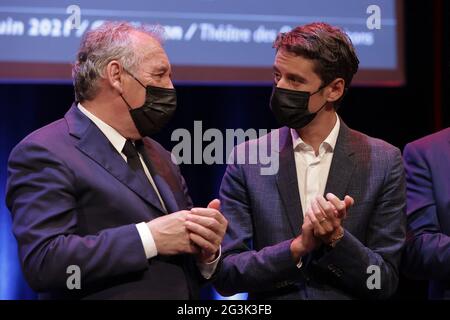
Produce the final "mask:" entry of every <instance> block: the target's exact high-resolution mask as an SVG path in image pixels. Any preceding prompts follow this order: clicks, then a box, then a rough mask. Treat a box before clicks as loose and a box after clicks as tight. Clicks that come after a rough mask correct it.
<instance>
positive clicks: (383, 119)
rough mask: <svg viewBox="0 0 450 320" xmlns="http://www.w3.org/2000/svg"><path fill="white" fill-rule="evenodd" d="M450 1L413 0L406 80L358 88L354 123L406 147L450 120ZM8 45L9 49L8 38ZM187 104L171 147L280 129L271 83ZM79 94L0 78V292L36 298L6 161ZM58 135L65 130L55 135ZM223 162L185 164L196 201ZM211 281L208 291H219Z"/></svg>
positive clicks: (213, 189) (207, 90)
mask: <svg viewBox="0 0 450 320" xmlns="http://www.w3.org/2000/svg"><path fill="white" fill-rule="evenodd" d="M449 13H450V6H449V2H448V1H443V0H435V1H405V7H404V17H405V66H406V68H405V69H406V84H405V85H404V86H401V87H385V88H380V87H376V88H375V87H372V88H370V87H353V88H351V89H350V91H349V94H348V95H347V97H346V99H345V100H344V103H343V106H342V108H341V110H340V111H339V113H340V115H341V116H342V118H343V120H344V121H345V122H346V123H347V124H348V125H349V126H350V127H351V128H353V129H356V130H360V131H362V132H364V133H366V134H369V135H371V136H374V137H377V138H381V139H384V140H386V141H388V142H390V143H391V144H393V145H395V146H397V147H399V148H401V149H402V148H403V147H404V145H405V144H406V143H407V142H409V141H412V140H414V139H417V138H419V137H421V136H424V135H427V134H430V133H432V132H435V131H437V130H439V129H441V128H443V127H447V126H449V125H450V121H449V116H450V114H449V113H450V106H449V98H448V94H449V92H450V87H449V82H450V81H449V69H450V59H449V39H450V36H449ZM0 46H1V47H0V50H7V48H4V47H3V46H2V44H0ZM176 88H177V90H178V96H179V108H178V111H177V113H176V116H175V118H174V120H173V121H172V122H171V124H170V126H169V128H167V130H165V131H164V132H163V133H162V134H160V135H159V136H158V137H157V140H158V141H160V142H161V143H162V144H163V145H164V146H165V147H167V148H168V149H169V150H170V149H171V148H172V146H173V145H174V144H175V143H174V142H171V141H170V133H171V132H172V130H173V129H175V128H180V127H184V128H187V129H192V128H193V122H194V120H201V121H202V122H203V130H206V129H207V128H218V129H221V130H224V129H226V128H231V129H233V128H243V129H247V128H275V127H277V125H276V123H275V122H274V120H273V117H272V114H271V112H270V109H269V107H268V101H269V97H270V93H271V87H270V86H242V85H227V86H221V85H215V86H199V85H186V84H183V85H176ZM72 100H73V89H72V87H71V86H70V85H67V84H56V83H55V84H36V83H28V84H27V83H22V84H17V83H16V84H9V83H3V84H0V107H1V108H0V110H1V111H2V116H1V117H0V299H34V298H35V293H34V292H33V291H32V290H31V289H30V288H29V287H28V286H27V284H26V282H25V281H24V279H23V276H22V273H21V271H20V264H19V261H18V257H17V247H16V242H15V239H14V237H13V235H12V232H11V217H10V214H9V212H8V210H7V208H6V206H5V202H4V193H5V182H6V164H7V159H8V155H9V153H10V151H11V149H12V148H13V147H14V145H16V144H17V143H18V142H19V141H20V140H21V139H22V138H24V137H25V136H26V135H27V134H29V133H31V132H32V131H33V130H35V129H37V128H39V127H41V126H43V125H45V124H48V123H49V122H51V121H54V120H56V119H59V118H61V117H62V116H63V115H64V114H65V112H66V111H67V110H68V108H69V107H70V105H71V103H72ZM55 138H57V137H55ZM224 170H225V166H223V165H212V166H208V165H184V166H182V172H183V175H184V176H185V178H186V180H187V183H188V186H189V188H190V193H191V196H192V198H193V200H194V203H195V205H198V206H204V205H206V204H207V203H208V201H209V200H210V199H212V198H214V197H217V194H218V188H219V185H220V181H221V178H222V175H223V172H224ZM425 296H426V286H425V283H423V282H418V281H411V280H408V279H405V278H403V277H402V279H401V283H400V288H399V291H398V293H397V295H396V297H395V298H399V299H405V298H425ZM214 297H215V296H214V293H213V291H212V290H211V289H210V288H205V290H204V291H203V298H208V299H209V298H214Z"/></svg>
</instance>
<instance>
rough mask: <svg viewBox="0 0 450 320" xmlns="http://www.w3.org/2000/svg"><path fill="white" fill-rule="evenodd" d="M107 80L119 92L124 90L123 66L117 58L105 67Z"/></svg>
mask: <svg viewBox="0 0 450 320" xmlns="http://www.w3.org/2000/svg"><path fill="white" fill-rule="evenodd" d="M105 77H106V81H108V82H109V84H110V85H111V86H112V87H113V88H115V89H116V90H117V92H118V93H119V94H122V92H123V68H122V66H121V65H120V63H119V62H117V60H112V61H110V62H109V63H108V64H107V65H106V68H105Z"/></svg>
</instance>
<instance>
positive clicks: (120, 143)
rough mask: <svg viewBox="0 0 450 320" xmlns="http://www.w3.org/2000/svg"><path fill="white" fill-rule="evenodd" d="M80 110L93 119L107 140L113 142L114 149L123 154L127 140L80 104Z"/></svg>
mask: <svg viewBox="0 0 450 320" xmlns="http://www.w3.org/2000/svg"><path fill="white" fill-rule="evenodd" d="M78 109H80V111H81V112H83V114H84V115H85V116H86V117H88V118H89V119H91V121H92V122H93V123H94V124H95V125H96V126H97V127H98V128H99V129H100V131H101V132H102V133H103V134H104V135H105V136H106V138H107V139H108V140H109V142H111V144H112V145H113V147H114V149H116V150H117V152H119V154H120V153H122V150H123V147H124V146H125V142H126V141H127V139H125V138H124V137H123V136H122V135H121V134H120V133H119V132H118V131H117V130H116V129H114V128H113V127H111V126H110V125H109V124H107V123H105V122H104V121H102V120H100V119H99V118H98V117H96V116H95V115H93V114H92V113H91V112H89V111H88V110H87V109H86V108H85V107H83V106H82V105H81V103H78Z"/></svg>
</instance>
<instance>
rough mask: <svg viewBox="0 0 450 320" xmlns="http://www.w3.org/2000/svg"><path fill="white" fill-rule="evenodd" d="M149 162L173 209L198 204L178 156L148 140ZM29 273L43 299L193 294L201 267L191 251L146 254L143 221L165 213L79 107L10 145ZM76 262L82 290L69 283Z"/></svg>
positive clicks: (14, 204) (16, 216)
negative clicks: (140, 225)
mask: <svg viewBox="0 0 450 320" xmlns="http://www.w3.org/2000/svg"><path fill="white" fill-rule="evenodd" d="M144 146H145V148H144V149H145V151H142V152H143V156H144V159H145V161H146V164H147V166H148V167H149V169H150V172H151V173H152V177H153V179H154V181H155V184H156V185H157V187H158V190H159V192H160V194H161V197H162V199H163V201H164V203H165V205H166V207H167V210H168V212H175V211H178V210H182V209H190V208H191V207H192V202H191V199H190V197H189V195H188V192H187V188H186V184H185V182H184V179H183V177H182V176H181V174H180V171H179V169H178V167H177V166H175V165H174V164H173V163H172V162H171V158H170V153H169V152H167V151H166V150H165V149H164V148H163V147H162V146H160V145H159V144H158V143H157V142H155V141H154V140H152V139H149V138H145V139H144ZM6 201H7V205H8V208H9V209H10V211H11V213H12V217H13V231H14V234H15V236H16V238H17V241H18V247H19V254H20V258H21V264H22V268H23V271H24V274H25V277H26V279H27V281H28V283H29V284H30V286H31V287H32V288H33V289H34V290H36V291H37V292H39V293H40V297H41V298H84V299H188V298H196V297H197V296H198V289H199V288H198V285H199V281H200V277H201V276H200V274H199V272H198V270H197V268H196V266H195V262H194V261H193V259H192V258H191V257H189V256H184V255H182V256H177V257H161V256H158V257H155V258H152V259H150V260H147V259H146V256H145V252H144V248H143V245H142V242H141V239H140V237H139V234H138V231H137V229H136V226H135V224H136V223H139V222H147V221H149V220H151V219H154V218H156V217H159V216H161V215H163V214H164V213H165V212H164V211H163V209H162V208H161V204H160V202H159V200H158V198H157V195H156V193H155V191H154V189H153V188H152V187H151V185H150V184H149V183H148V181H143V180H142V179H141V180H140V178H139V176H138V175H136V174H135V173H134V172H133V171H132V170H130V169H129V167H128V165H127V163H126V162H125V161H124V160H123V158H122V157H121V156H120V154H119V153H118V152H117V151H116V150H115V149H114V147H113V146H112V144H111V143H110V142H109V141H108V139H107V138H106V137H105V136H104V135H103V133H102V132H101V131H100V130H99V129H98V128H97V126H96V125H95V124H94V123H93V122H92V121H91V120H89V119H88V118H87V117H86V116H85V115H84V114H83V113H82V112H81V111H80V110H79V109H78V108H77V107H76V105H73V106H72V107H71V108H70V110H69V111H68V112H67V114H66V115H65V117H64V118H63V119H61V120H58V121H56V122H54V123H52V124H49V125H47V126H46V127H44V128H41V129H39V130H37V131H35V132H33V133H32V134H30V135H29V136H28V137H26V138H25V139H24V140H23V141H21V142H20V143H19V144H18V145H17V146H16V147H15V148H14V150H13V151H12V152H11V155H10V158H9V162H8V182H7V197H6ZM70 265H76V266H79V268H80V270H81V290H77V289H73V290H68V289H67V283H66V282H67V279H68V277H69V276H70V275H71V273H69V274H68V273H67V268H68V267H69V266H70Z"/></svg>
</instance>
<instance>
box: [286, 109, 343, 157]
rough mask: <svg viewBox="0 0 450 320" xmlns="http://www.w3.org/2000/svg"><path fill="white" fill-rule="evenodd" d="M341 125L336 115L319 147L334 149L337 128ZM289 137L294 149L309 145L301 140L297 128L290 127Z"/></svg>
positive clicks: (337, 132) (331, 150) (337, 133)
mask: <svg viewBox="0 0 450 320" xmlns="http://www.w3.org/2000/svg"><path fill="white" fill-rule="evenodd" d="M340 127H341V121H340V119H339V117H338V116H337V115H336V123H335V124H334V127H333V129H331V131H330V133H329V134H328V136H327V137H326V138H325V140H324V141H323V142H322V143H321V144H320V148H322V147H325V146H326V147H327V148H328V149H329V150H330V152H333V151H334V148H335V147H336V141H337V138H338V135H339V129H340ZM291 137H292V147H293V148H294V150H295V149H296V148H297V147H298V146H300V148H302V149H304V148H305V147H307V146H308V147H310V146H309V145H308V144H307V143H306V142H304V141H303V139H302V138H300V136H299V135H298V133H297V130H295V129H291Z"/></svg>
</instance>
